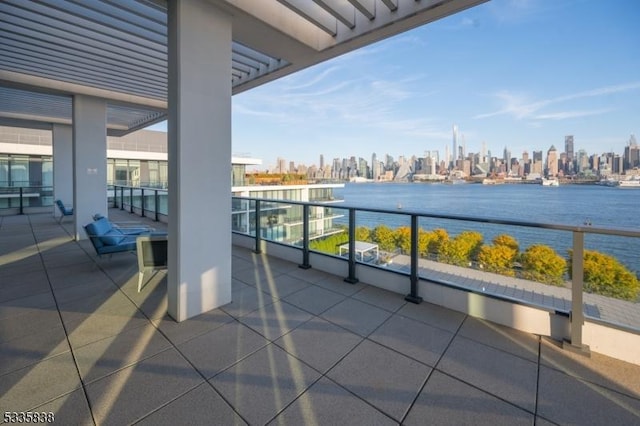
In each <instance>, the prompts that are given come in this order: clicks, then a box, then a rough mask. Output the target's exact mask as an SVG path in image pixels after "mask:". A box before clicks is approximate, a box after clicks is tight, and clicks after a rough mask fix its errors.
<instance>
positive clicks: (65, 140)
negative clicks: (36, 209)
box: [52, 124, 73, 217]
mask: <svg viewBox="0 0 640 426" xmlns="http://www.w3.org/2000/svg"><path fill="white" fill-rule="evenodd" d="M52 133H53V135H52V136H53V138H52V139H53V199H54V200H61V201H62V203H63V204H67V205H68V204H72V203H73V128H72V127H71V126H69V125H67V124H54V125H53V132H52ZM60 214H61V213H60V210H59V209H58V207H57V206H56V205H55V204H54V205H53V215H54V217H60Z"/></svg>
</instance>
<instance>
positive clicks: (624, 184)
mask: <svg viewBox="0 0 640 426" xmlns="http://www.w3.org/2000/svg"><path fill="white" fill-rule="evenodd" d="M618 187H619V188H640V179H626V180H620V181H618Z"/></svg>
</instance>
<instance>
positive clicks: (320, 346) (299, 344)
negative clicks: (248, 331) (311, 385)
mask: <svg viewBox="0 0 640 426" xmlns="http://www.w3.org/2000/svg"><path fill="white" fill-rule="evenodd" d="M361 341H362V337H360V336H358V335H356V334H353V333H351V332H349V331H347V330H345V329H343V328H340V327H338V326H336V325H333V324H331V323H330V322H328V321H325V320H323V319H322V318H317V317H316V318H312V319H311V320H309V321H307V322H305V323H304V324H302V325H301V326H300V327H298V328H296V329H295V330H293V331H292V332H291V333H289V334H286V335H284V336H282V337H281V338H279V339H278V340H276V341H275V344H277V345H278V346H280V347H281V348H283V349H284V350H286V351H287V352H288V353H290V354H291V355H293V356H295V357H296V358H299V359H301V360H302V361H304V362H306V363H307V364H309V365H310V366H312V367H313V368H315V369H316V370H318V371H320V372H321V373H325V372H326V371H327V370H329V369H330V368H331V367H332V366H333V365H335V363H336V362H338V361H339V360H340V359H341V358H342V357H344V356H345V355H346V354H347V353H348V352H349V351H351V350H352V349H353V348H354V347H355V346H356V345H357V344H358V343H360V342H361Z"/></svg>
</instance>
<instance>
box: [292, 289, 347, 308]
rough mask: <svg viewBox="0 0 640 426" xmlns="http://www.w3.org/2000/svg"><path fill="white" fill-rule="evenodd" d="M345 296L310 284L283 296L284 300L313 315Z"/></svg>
mask: <svg viewBox="0 0 640 426" xmlns="http://www.w3.org/2000/svg"><path fill="white" fill-rule="evenodd" d="M345 297H346V296H343V295H341V294H338V293H335V292H333V291H329V290H325V289H324V288H322V287H318V286H316V285H312V286H309V287H307V288H305V289H303V290H300V291H298V292H297V293H294V294H291V295H289V296H287V297H285V298H284V300H285V301H286V302H288V303H291V304H292V305H295V306H297V307H299V308H300V309H304V310H305V311H307V312H311V313H312V314H314V315H319V314H321V313H322V312H324V311H326V310H327V309H329V308H330V307H332V306H334V305H336V304H338V303H339V302H341V301H343V300H344V298H345Z"/></svg>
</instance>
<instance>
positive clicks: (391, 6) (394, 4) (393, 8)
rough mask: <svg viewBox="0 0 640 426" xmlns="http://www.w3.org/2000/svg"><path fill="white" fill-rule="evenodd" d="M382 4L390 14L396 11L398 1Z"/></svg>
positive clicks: (386, 1) (389, 0)
mask: <svg viewBox="0 0 640 426" xmlns="http://www.w3.org/2000/svg"><path fill="white" fill-rule="evenodd" d="M382 3H384V4H385V6H387V7H388V8H389V10H390V11H392V12H394V11H396V10H398V0H382Z"/></svg>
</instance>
